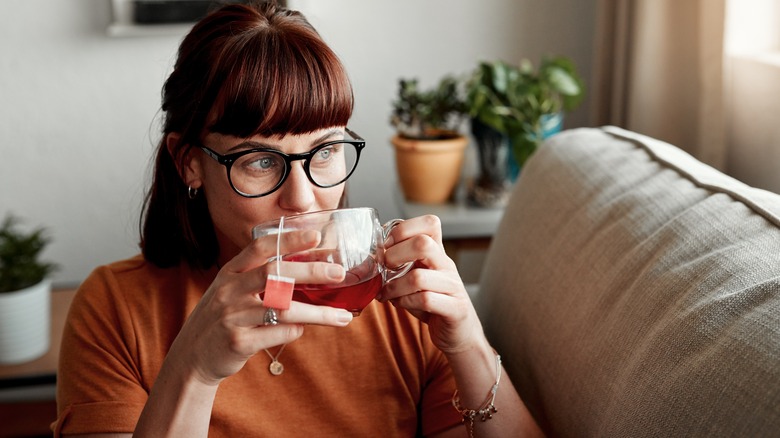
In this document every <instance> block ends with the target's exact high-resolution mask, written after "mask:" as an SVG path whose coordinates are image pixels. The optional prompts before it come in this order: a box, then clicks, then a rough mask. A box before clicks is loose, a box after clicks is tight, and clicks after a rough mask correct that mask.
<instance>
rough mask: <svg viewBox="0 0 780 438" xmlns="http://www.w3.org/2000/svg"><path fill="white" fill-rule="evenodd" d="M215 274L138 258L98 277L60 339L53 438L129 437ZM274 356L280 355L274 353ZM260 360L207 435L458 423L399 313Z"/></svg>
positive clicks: (446, 380)
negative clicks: (80, 437)
mask: <svg viewBox="0 0 780 438" xmlns="http://www.w3.org/2000/svg"><path fill="white" fill-rule="evenodd" d="M215 275H216V270H214V269H212V270H210V271H198V270H193V269H191V268H189V267H188V266H187V265H186V264H182V265H180V266H178V267H176V268H168V269H160V268H157V267H155V266H153V265H151V264H150V263H147V262H146V261H145V260H144V259H143V258H142V257H140V256H137V257H135V258H132V259H128V260H125V261H121V262H117V263H114V264H111V265H109V266H105V267H101V268H98V269H96V270H95V271H94V272H93V273H92V274H91V275H90V276H89V278H88V279H87V280H86V281H85V282H84V284H83V285H82V286H81V288H80V289H79V291H78V293H77V294H76V297H75V298H74V300H73V304H72V305H71V308H70V312H69V315H68V320H67V324H66V327H65V331H64V333H63V339H62V349H61V353H60V362H59V373H58V380H57V382H58V383H57V409H58V419H57V421H56V422H55V423H54V424H53V428H54V431H55V436H57V437H58V436H60V435H61V434H83V433H101V432H102V433H107V432H132V431H133V429H134V428H135V424H136V422H137V421H138V417H139V416H140V414H141V410H142V409H143V407H144V404H145V403H146V399H147V397H148V395H149V391H150V390H151V388H152V385H153V384H154V381H155V379H156V378H157V374H158V373H159V371H160V366H161V365H162V362H163V359H164V358H165V355H166V353H167V352H168V349H169V347H170V345H171V343H172V342H173V340H174V338H175V337H176V335H177V334H178V332H179V330H180V329H181V327H182V325H183V323H184V321H185V320H186V319H187V316H188V315H189V314H190V312H191V311H192V310H193V308H194V307H195V305H196V304H197V302H198V300H199V299H200V297H201V296H202V295H203V293H204V291H205V290H206V289H207V287H208V286H209V284H210V283H211V281H212V280H213V279H214V276H215ZM271 351H272V352H274V353H275V352H276V351H278V349H275V350H271ZM270 362H271V359H270V358H269V357H268V355H266V354H265V352H263V351H260V352H259V353H258V354H256V355H255V356H254V357H252V358H251V359H250V360H249V361H247V363H246V365H245V366H244V368H243V369H242V370H241V371H239V372H238V373H236V374H235V375H233V376H231V377H229V378H227V379H225V380H224V381H223V382H222V383H221V384H220V387H219V389H218V391H217V395H216V399H215V400H214V407H213V410H212V414H211V424H210V428H209V436H212V437H239V436H240V437H249V436H302V437H313V436H360V437H367V436H383V437H385V436H387V437H389V436H406V437H408V436H415V435H420V434H422V435H431V434H434V433H437V432H440V431H443V430H446V429H448V428H450V427H453V426H454V425H457V424H460V422H461V418H460V415H459V414H458V413H457V412H456V411H455V409H453V407H452V405H451V402H450V398H451V396H452V393H453V391H454V390H455V383H454V379H453V377H452V373H451V370H450V368H449V365H448V363H447V360H446V358H445V357H444V355H443V354H442V353H441V352H440V351H439V350H438V349H437V348H436V347H435V346H434V345H433V344H432V343H431V340H430V335H429V333H428V328H427V326H426V325H425V324H423V323H421V322H420V321H418V320H417V319H416V318H414V317H413V316H411V315H409V314H408V313H407V312H406V311H403V310H397V309H395V308H394V307H393V306H392V305H388V304H382V303H379V302H377V301H374V302H372V303H371V304H370V305H369V306H368V307H367V308H366V309H365V310H364V311H363V312H362V314H361V315H360V316H358V317H357V318H355V319H354V320H353V321H352V323H350V325H349V326H347V327H344V328H334V327H322V326H315V325H307V326H306V328H305V331H304V334H303V337H301V338H300V339H298V340H296V341H295V342H292V343H291V344H289V345H287V346H286V348H285V349H284V351H283V352H282V354H281V356H280V357H279V362H281V363H282V364H283V365H284V373H283V374H282V375H280V376H274V375H272V374H271V373H270V372H269V369H268V366H269V364H270Z"/></svg>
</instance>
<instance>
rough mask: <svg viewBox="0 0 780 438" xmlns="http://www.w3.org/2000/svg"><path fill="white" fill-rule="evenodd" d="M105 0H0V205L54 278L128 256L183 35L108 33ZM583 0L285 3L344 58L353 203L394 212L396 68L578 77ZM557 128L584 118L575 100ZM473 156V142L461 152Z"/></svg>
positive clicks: (587, 24) (585, 46)
mask: <svg viewBox="0 0 780 438" xmlns="http://www.w3.org/2000/svg"><path fill="white" fill-rule="evenodd" d="M110 3H111V2H110V1H109V0H69V1H52V0H4V1H3V7H4V9H3V12H2V14H0V152H1V153H0V215H2V216H5V214H6V213H8V212H13V213H14V214H16V215H19V216H22V217H23V218H24V219H25V223H26V224H27V225H28V226H34V225H44V226H46V227H48V228H49V229H50V232H51V234H52V235H53V237H54V243H53V244H52V245H51V246H50V248H49V249H48V250H47V252H46V254H45V256H46V257H47V258H49V259H52V260H54V261H56V262H58V263H59V264H60V265H61V270H60V271H59V272H58V273H57V274H56V276H55V278H54V280H55V283H56V284H58V285H70V284H76V283H78V282H80V281H81V280H82V279H83V278H84V277H85V276H86V275H87V274H88V273H89V271H90V270H91V269H92V268H93V267H94V266H96V265H98V264H102V263H107V262H109V261H112V260H116V259H119V258H124V257H127V256H130V255H133V254H135V253H136V252H137V251H138V249H137V241H138V215H139V211H140V204H141V200H142V195H143V191H144V190H145V188H146V184H147V179H148V178H147V177H148V167H149V163H150V160H151V155H152V150H153V148H154V145H155V144H156V142H157V140H158V131H159V113H158V108H159V97H160V88H161V86H162V83H163V81H164V80H165V77H166V75H167V74H168V72H169V71H170V68H171V66H172V64H173V61H174V55H175V51H176V45H177V43H178V41H179V40H180V38H181V36H182V35H172V36H155V37H133V38H109V37H107V36H106V32H105V30H106V28H107V26H108V25H109V23H110V20H111V4H110ZM595 3H596V1H595V0H483V1H479V2H475V1H471V0H426V1H416V0H393V1H390V0H385V1H377V0H374V1H359V0H328V1H323V0H290V1H289V4H290V5H291V6H292V7H294V8H298V9H300V10H302V11H303V12H304V13H306V15H307V16H308V17H309V19H310V21H311V22H312V23H313V24H314V25H315V27H317V28H318V29H319V31H320V33H321V34H322V35H323V37H324V38H325V40H326V41H327V42H328V43H329V44H330V45H331V46H332V47H333V48H334V49H335V50H336V52H337V53H338V54H339V55H340V56H341V57H342V59H343V61H344V62H345V64H346V65H347V68H348V70H349V71H350V74H351V77H352V80H353V83H354V87H355V95H356V112H355V115H354V118H353V121H352V123H351V126H352V127H353V129H355V130H356V131H357V132H359V133H360V134H361V135H363V136H364V137H365V138H366V139H367V140H368V150H367V153H366V155H365V158H364V161H361V167H360V168H359V169H358V171H357V172H356V174H355V176H353V179H352V180H351V186H350V194H351V202H352V204H353V205H367V206H373V207H376V208H378V209H379V211H380V215H381V216H382V218H383V219H389V218H391V217H393V216H396V215H397V214H398V210H397V208H396V206H395V205H394V203H393V194H392V193H393V192H392V190H393V189H392V187H393V183H394V181H395V171H394V168H393V166H394V162H393V155H392V150H391V148H390V146H389V142H388V139H389V137H390V136H391V134H392V131H391V128H390V126H389V124H388V122H387V119H388V115H389V111H390V102H391V101H392V99H393V97H394V93H395V91H396V82H397V79H398V78H399V77H402V76H403V77H411V76H416V77H419V78H420V80H421V81H422V82H423V84H426V85H430V84H432V83H434V82H435V81H436V80H438V78H440V77H441V76H443V75H444V74H447V73H454V74H465V73H467V72H468V71H470V70H471V69H472V68H473V67H474V66H475V65H476V63H477V62H478V61H480V60H492V59H496V58H503V59H506V60H508V61H516V60H519V59H520V58H523V57H528V58H530V59H532V60H533V61H534V62H537V61H538V59H539V57H540V56H541V55H542V54H545V53H552V54H563V55H567V56H570V57H572V58H573V59H574V60H575V62H576V63H577V65H578V66H579V68H580V70H581V73H582V74H583V76H585V78H586V79H588V78H589V77H590V75H589V73H590V67H591V59H590V54H591V51H592V33H593V25H594V24H593V21H594V12H593V9H594V7H595ZM587 107H588V104H587V102H586V103H585V104H583V105H582V107H581V108H583V109H580V110H578V111H577V112H575V113H573V114H571V116H570V117H569V119H568V121H567V127H574V126H582V125H584V124H585V123H586V120H587V117H586V114H585V113H584V108H587ZM472 153H473V152H472Z"/></svg>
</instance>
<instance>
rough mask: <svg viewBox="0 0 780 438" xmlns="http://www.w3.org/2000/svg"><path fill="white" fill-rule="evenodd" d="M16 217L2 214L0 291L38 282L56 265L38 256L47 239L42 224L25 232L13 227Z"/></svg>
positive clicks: (15, 225)
mask: <svg viewBox="0 0 780 438" xmlns="http://www.w3.org/2000/svg"><path fill="white" fill-rule="evenodd" d="M17 224H18V219H17V218H16V217H14V216H12V215H8V216H6V218H5V220H4V221H3V225H2V227H1V228H0V293H2V292H13V291H17V290H21V289H25V288H27V287H30V286H33V285H36V284H38V283H40V282H41V281H42V280H43V279H44V278H46V276H47V275H49V274H50V273H51V272H53V271H54V270H55V269H56V268H57V267H56V265H54V264H52V263H45V262H41V261H39V260H38V258H39V255H40V253H41V251H42V250H43V249H44V248H45V247H46V245H47V244H48V243H49V242H50V240H51V239H50V238H49V237H48V236H47V235H46V232H45V230H44V229H43V228H38V229H35V230H33V231H31V232H29V233H25V232H22V231H19V230H18V229H17Z"/></svg>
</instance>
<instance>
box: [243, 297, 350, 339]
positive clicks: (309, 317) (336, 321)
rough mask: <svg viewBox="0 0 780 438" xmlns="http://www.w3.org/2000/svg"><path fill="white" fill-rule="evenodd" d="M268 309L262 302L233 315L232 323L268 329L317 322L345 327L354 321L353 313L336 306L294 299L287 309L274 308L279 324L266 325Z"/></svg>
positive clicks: (318, 323)
mask: <svg viewBox="0 0 780 438" xmlns="http://www.w3.org/2000/svg"><path fill="white" fill-rule="evenodd" d="M267 311H268V309H266V308H265V307H263V306H262V305H261V304H258V305H255V306H251V308H247V309H244V310H241V311H239V312H236V313H234V314H232V315H231V321H230V322H231V323H232V324H234V325H238V326H245V327H253V328H261V329H268V330H267V331H266V332H270V331H271V329H275V328H279V327H281V326H283V325H286V324H287V325H289V324H301V325H303V324H315V325H327V326H334V327H345V326H346V325H348V324H349V323H350V322H351V321H352V318H353V316H352V313H351V312H349V311H347V310H344V309H337V308H335V307H327V306H315V305H313V304H306V303H300V302H297V301H293V302H292V303H290V308H289V309H286V310H280V309H274V311H275V312H276V319H277V321H278V324H277V325H265V315H266V312H267Z"/></svg>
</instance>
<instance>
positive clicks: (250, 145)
mask: <svg viewBox="0 0 780 438" xmlns="http://www.w3.org/2000/svg"><path fill="white" fill-rule="evenodd" d="M343 134H344V131H343V130H342V129H339V128H333V129H330V130H328V131H327V132H325V133H324V134H322V135H321V136H319V137H317V138H316V139H314V141H313V142H311V147H312V148H314V147H317V146H319V145H321V144H322V143H325V142H326V141H327V140H328V139H329V138H331V137H334V136H336V135H343ZM258 148H262V149H272V150H275V151H279V152H281V149H280V148H279V147H278V146H275V145H270V144H265V143H260V142H258V141H253V140H248V141H244V142H241V143H239V144H237V145H235V146H233V147H232V148H230V149H228V150H227V153H232V152H238V151H241V150H246V149H258Z"/></svg>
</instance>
